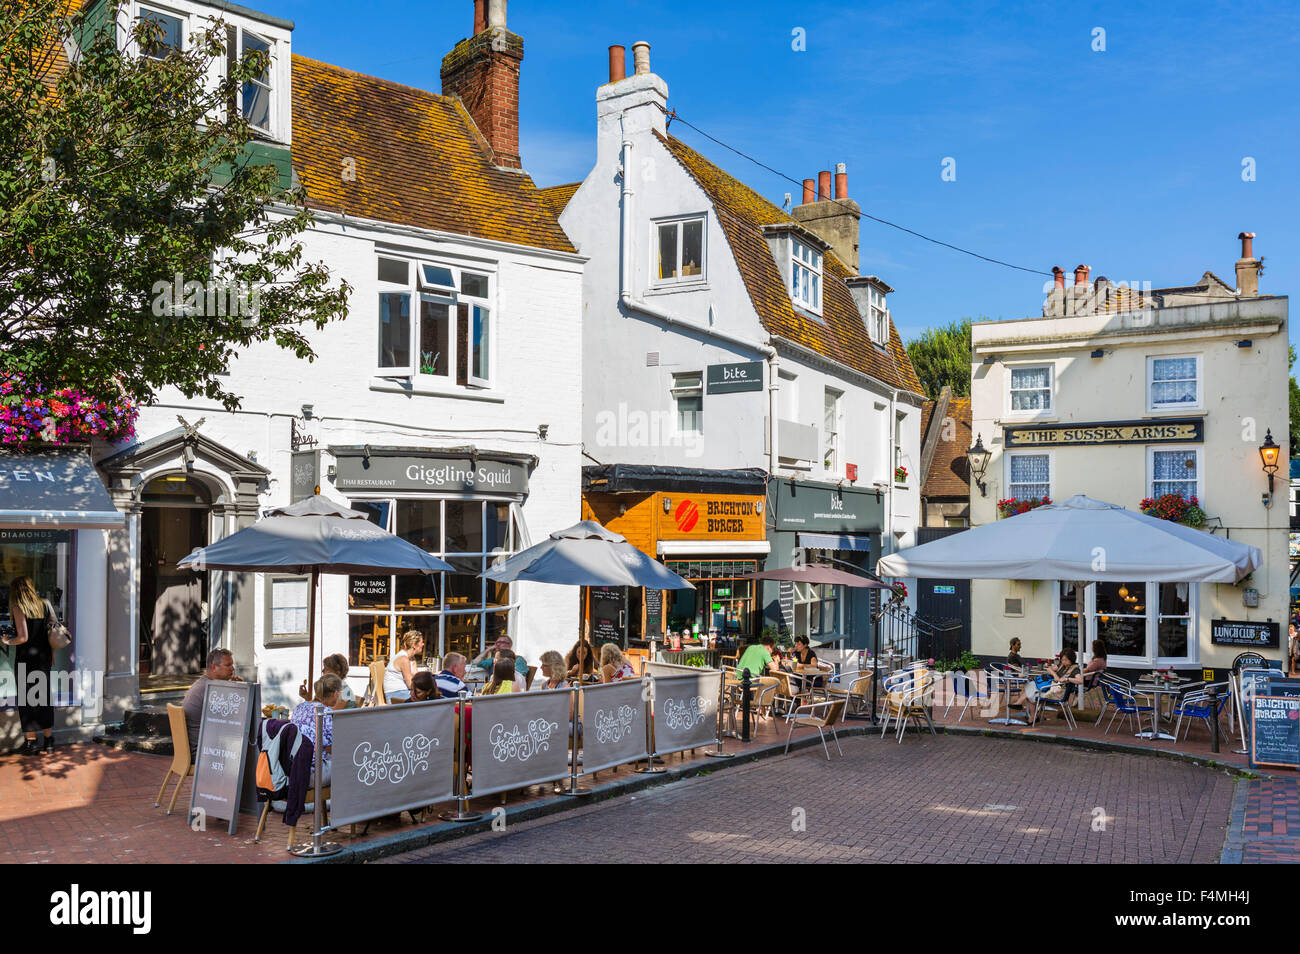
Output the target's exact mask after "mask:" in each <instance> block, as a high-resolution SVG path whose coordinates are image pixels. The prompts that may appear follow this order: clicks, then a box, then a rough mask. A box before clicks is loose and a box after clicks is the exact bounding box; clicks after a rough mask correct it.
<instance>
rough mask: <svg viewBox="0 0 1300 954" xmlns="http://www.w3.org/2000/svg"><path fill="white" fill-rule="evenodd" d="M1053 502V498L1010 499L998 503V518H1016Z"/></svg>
mask: <svg viewBox="0 0 1300 954" xmlns="http://www.w3.org/2000/svg"><path fill="white" fill-rule="evenodd" d="M1051 502H1052V498H1051V497H1030V498H1029V499H1027V500H1016V499H1015V498H1014V497H1008V498H1006V499H1005V500H999V501H998V516H999V517H1016V516H1019V515H1020V514H1022V513H1029V511H1031V510H1035V509H1037V508H1038V507H1042V506H1044V505H1045V504H1049V503H1051Z"/></svg>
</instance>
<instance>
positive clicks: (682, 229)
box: [650, 212, 709, 288]
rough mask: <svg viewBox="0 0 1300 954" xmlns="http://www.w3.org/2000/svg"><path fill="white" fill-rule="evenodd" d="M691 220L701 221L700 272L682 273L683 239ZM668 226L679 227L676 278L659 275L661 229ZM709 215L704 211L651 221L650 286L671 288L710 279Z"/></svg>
mask: <svg viewBox="0 0 1300 954" xmlns="http://www.w3.org/2000/svg"><path fill="white" fill-rule="evenodd" d="M690 222H698V223H700V259H701V261H700V273H699V274H698V275H682V274H680V272H681V269H682V241H683V236H684V235H685V234H686V225H687V223H690ZM667 226H675V227H676V229H677V270H678V275H677V277H676V278H660V277H659V230H660V228H663V227H667ZM708 249H709V217H708V216H707V215H705V214H703V213H698V212H697V213H692V214H690V215H673V216H668V217H667V218H662V219H652V220H651V222H650V287H651V288H671V287H673V286H676V285H702V284H704V283H705V282H706V281H707V280H708Z"/></svg>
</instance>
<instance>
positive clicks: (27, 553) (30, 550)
mask: <svg viewBox="0 0 1300 954" xmlns="http://www.w3.org/2000/svg"><path fill="white" fill-rule="evenodd" d="M20 576H25V577H28V578H30V579H31V581H32V583H33V584H34V585H35V587H36V592H37V593H38V594H40V596H41V598H42V599H47V600H49V601H50V604H51V605H52V606H53V607H54V611H55V612H56V613H57V614H58V616H59V619H60V620H62V621H64V622H65V623H67V622H68V614H69V612H70V610H71V598H70V592H69V589H70V587H71V582H72V579H73V577H72V531H70V530H37V529H31V530H19V529H14V530H3V529H0V625H5V626H7V625H9V624H10V623H12V621H13V618H12V616H11V615H10V611H9V587H10V586H11V585H12V584H13V581H14V580H15V579H16V578H17V577H20ZM68 631H69V633H71V635H72V638H73V642H72V645H70V646H68V647H66V648H64V649H60V650H56V651H55V653H54V663H53V665H52V666H51V669H50V671H51V674H52V675H54V676H58V675H59V674H61V673H65V674H68V675H67V676H64V677H63V678H62V680H61V681H55V682H54V683H53V685H54V696H55V699H54V701H55V704H56V705H71V704H72V703H73V698H72V697H71V696H70V695H69V692H68V691H67V690H70V689H72V688H73V687H72V686H71V682H72V680H71V678H70V677H71V673H72V672H73V665H72V661H73V657H74V653H75V652H76V638H77V633H76V627H75V626H72V625H71V624H69V625H68ZM14 656H15V647H13V646H3V645H0V706H6V705H14V704H16V702H17V680H16V677H15V675H14Z"/></svg>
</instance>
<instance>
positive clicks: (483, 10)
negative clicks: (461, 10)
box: [474, 0, 487, 36]
mask: <svg viewBox="0 0 1300 954" xmlns="http://www.w3.org/2000/svg"><path fill="white" fill-rule="evenodd" d="M486 29H487V0H474V35H475V36H478V35H479V34H480V33H482V32H483V31H484V30H486Z"/></svg>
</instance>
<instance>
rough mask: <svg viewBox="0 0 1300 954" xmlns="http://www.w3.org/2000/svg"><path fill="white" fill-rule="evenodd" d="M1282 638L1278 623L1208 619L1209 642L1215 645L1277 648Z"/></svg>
mask: <svg viewBox="0 0 1300 954" xmlns="http://www.w3.org/2000/svg"><path fill="white" fill-rule="evenodd" d="M1281 638H1282V627H1281V624H1280V623H1270V622H1260V621H1259V620H1235V619H1215V620H1211V621H1210V642H1211V643H1213V644H1214V645H1215V646H1250V647H1252V648H1254V649H1277V648H1278V646H1279V644H1280V641H1281Z"/></svg>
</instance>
